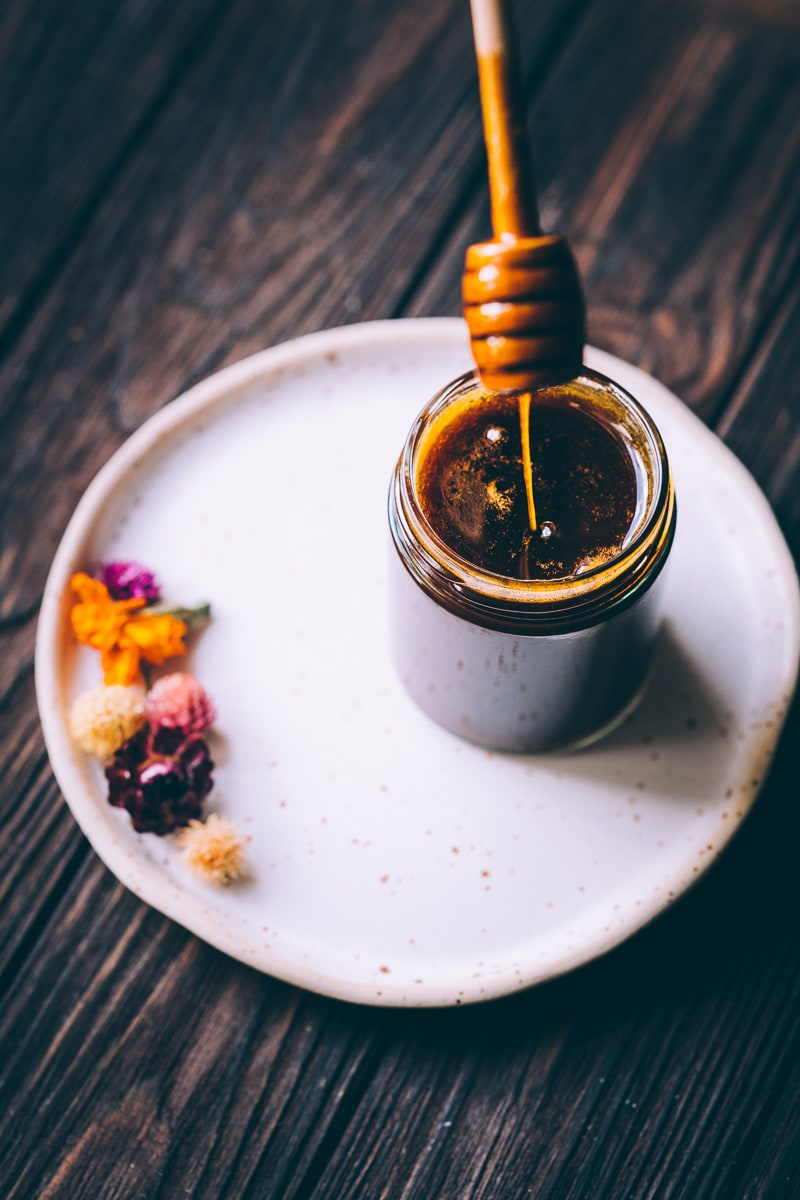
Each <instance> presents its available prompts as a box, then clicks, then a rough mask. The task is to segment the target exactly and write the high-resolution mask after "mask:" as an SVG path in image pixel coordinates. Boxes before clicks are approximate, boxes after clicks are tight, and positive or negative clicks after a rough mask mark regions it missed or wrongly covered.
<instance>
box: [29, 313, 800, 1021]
mask: <svg viewBox="0 0 800 1200" xmlns="http://www.w3.org/2000/svg"><path fill="white" fill-rule="evenodd" d="M588 362H589V364H590V365H591V366H593V367H596V368H597V369H599V370H601V371H603V372H605V373H606V374H608V375H610V376H612V377H614V378H615V379H617V380H619V381H620V382H621V383H622V384H623V385H625V386H627V387H628V388H629V389H630V390H631V391H632V392H633V393H634V394H635V395H636V396H638V397H639V399H640V400H642V401H643V402H644V403H645V405H646V406H647V407H648V408H649V409H650V411H651V412H652V414H653V416H654V417H655V419H656V422H657V423H658V424H659V426H660V427H661V430H662V433H663V435H664V438H665V441H666V443H667V446H668V451H669V454H670V456H671V459H672V463H673V467H674V473H675V476H676V483H677V491H678V497H679V523H678V534H677V539H676V543H675V547H674V553H673V561H672V568H671V573H670V577H669V585H668V601H667V607H668V620H667V626H666V634H665V638H664V641H663V645H662V648H661V653H660V656H659V658H658V660H657V664H656V668H655V671H654V675H653V678H652V682H651V686H650V688H649V690H648V692H647V695H646V697H645V699H644V701H643V703H642V705H641V707H640V709H639V710H638V712H637V713H636V715H635V716H634V717H633V718H632V719H630V720H629V721H628V723H627V724H625V725H624V726H623V727H622V728H621V729H619V730H618V731H617V732H616V733H615V734H614V735H612V736H611V737H610V738H608V739H607V740H606V741H605V742H603V743H601V744H600V745H598V746H596V747H594V748H592V749H590V750H587V751H584V752H582V753H578V754H573V755H564V756H560V757H546V758H527V757H515V756H507V755H499V754H490V753H487V752H485V751H483V750H480V749H478V748H476V747H474V746H472V745H468V744H467V743H465V742H462V741H460V740H458V739H457V738H455V737H452V736H450V735H449V734H447V733H444V732H443V731H442V730H441V729H439V728H438V727H437V726H435V725H433V724H432V723H431V722H430V721H429V720H428V719H427V718H426V717H424V716H423V715H422V714H421V713H420V712H418V711H417V709H416V708H415V707H414V705H413V704H412V703H411V702H410V701H409V700H408V698H407V697H406V695H405V693H404V692H403V691H402V689H401V687H400V685H399V684H398V682H397V680H396V679H395V676H394V674H393V671H392V668H391V665H390V662H389V659H388V654H387V638H386V634H385V628H384V623H385V607H386V604H385V601H386V597H385V589H386V562H387V554H388V532H387V524H386V494H387V489H388V481H389V476H390V473H391V470H392V467H393V465H394V462H395V460H396V457H397V455H398V453H399V451H400V447H401V444H402V442H403V439H404V437H405V434H406V431H407V429H408V426H409V425H410V423H411V421H412V419H413V418H414V416H415V415H416V413H417V412H418V410H419V409H420V408H421V407H422V405H423V404H424V403H425V401H426V400H427V399H428V398H429V397H430V395H432V394H433V392H434V391H436V390H438V388H439V387H440V386H441V385H442V384H444V383H445V382H446V381H447V380H449V379H451V378H453V377H454V376H456V375H458V374H459V373H461V372H462V371H463V370H465V369H467V368H468V367H469V365H470V360H469V351H468V345H467V339H466V334H465V330H464V326H463V325H462V323H461V322H460V321H458V320H427V321H398V322H376V323H374V324H369V325H360V326H358V325H356V326H350V327H348V328H344V329H334V330H331V331H329V332H326V333H321V334H315V335H313V336H310V337H306V338H301V339H299V340H297V341H295V342H290V343H288V344H286V345H282V346H278V347H276V348H274V349H272V350H267V351H265V352H264V353H262V354H257V355H255V356H254V357H252V358H249V359H247V360H245V361H243V362H241V363H238V364H236V365H235V366H232V367H229V368H227V369H226V370H224V371H221V372H220V373H219V374H217V375H215V376H213V377H212V378H210V379H207V380H206V381H205V382H203V383H201V384H199V385H198V386H197V387H195V388H193V389H192V390H191V391H190V392H188V393H187V394H186V395H185V396H183V397H182V398H181V399H179V400H177V401H175V402H174V403H173V404H170V405H169V406H168V407H167V408H166V409H164V410H163V411H162V412H160V413H158V414H157V415H156V416H155V417H153V418H152V419H151V420H150V421H148V422H147V424H145V425H144V426H143V427H142V428H141V429H140V430H139V431H138V432H137V433H136V434H135V435H134V436H133V437H132V438H131V439H130V440H129V441H128V442H127V443H126V444H125V445H124V446H123V447H122V448H121V449H120V450H119V451H118V453H117V454H115V455H114V457H113V458H112V459H111V461H110V462H109V463H108V464H107V466H106V467H105V468H104V469H103V470H102V471H101V472H100V474H99V475H98V476H97V478H96V479H95V480H94V482H93V483H92V485H91V486H90V487H89V489H88V491H87V492H86V495H85V496H84V498H83V500H82V501H81V503H80V505H79V507H78V509H77V511H76V513H75V516H74V517H73V519H72V522H71V523H70V525H69V528H68V530H67V532H66V534H65V535H64V539H63V541H62V544H61V546H60V549H59V551H58V554H57V555H56V558H55V561H54V564H53V567H52V570H51V573H50V577H49V580H48V583H47V588H46V591H45V596H44V601H43V604H42V612H41V619H40V625H39V634H38V643H37V661H36V674H37V692H38V699H39V706H40V711H41V717H42V724H43V726H44V732H45V738H46V741H47V747H48V750H49V753H50V758H51V761H52V764H53V769H54V771H55V773H56V776H57V778H58V781H59V783H60V785H61V788H62V789H63V792H64V795H65V797H66V799H67V802H68V804H69V805H70V807H71V809H72V811H73V813H74V814H75V817H76V819H77V820H78V822H79V824H80V825H81V828H82V829H83V830H84V832H85V833H86V835H87V837H88V838H89V840H90V841H91V843H92V845H93V846H94V848H95V849H96V851H97V853H98V854H99V855H100V857H101V858H102V859H103V861H104V862H105V863H106V864H107V865H108V867H109V868H110V869H111V870H112V871H113V872H114V874H115V875H116V876H117V877H118V878H119V879H120V880H121V881H122V882H123V883H125V884H126V885H127V886H128V887H129V888H131V889H132V890H133V891H134V892H135V893H136V894H137V895H139V896H141V897H142V899H144V900H146V901H147V902H148V903H149V904H152V905H153V906H154V907H155V908H157V909H160V910H161V911H162V912H164V913H166V914H168V915H169V916H171V917H173V918H174V919H175V920H176V921H179V922H180V923H181V924H183V925H185V926H186V927H187V928H188V929H191V930H192V931H193V932H194V933H196V934H197V935H198V936H199V937H202V938H204V939H205V940H206V941H208V942H211V943H212V944H213V945H215V946H218V947H219V948H220V949H221V950H224V951H225V952H226V953H228V954H231V955H233V956H235V957H236V958H239V959H242V960H243V961H244V962H247V963H250V964H251V965H252V966H254V967H257V968H258V969H260V970H263V971H267V972H269V973H270V974H273V975H276V976H279V977H280V978H282V979H286V980H289V981H291V982H293V983H296V984H299V985H301V986H303V987H308V988H312V989H314V990H316V991H319V992H324V993H327V994H329V995H332V996H339V997H343V998H345V999H348V1000H356V1001H361V1002H364V1003H370V1004H396V1005H446V1004H458V1003H461V1002H468V1001H475V1000H481V999H485V998H489V997H493V996H499V995H502V994H505V993H509V992H511V991H514V990H516V989H518V988H522V987H527V986H528V985H530V984H533V983H537V982H539V981H541V980H543V979H546V978H548V977H550V976H553V975H556V974H558V973H560V972H562V971H565V970H568V969H569V968H571V967H574V966H576V965H577V964H579V963H583V962H586V961H587V960H589V959H591V958H593V957H594V956H596V955H598V954H600V953H602V952H603V951H605V950H607V949H609V948H610V947H611V946H614V945H616V944H617V943H618V942H620V941H622V940H623V939H624V938H626V937H627V936H628V935H629V934H631V933H632V932H633V931H634V930H636V929H638V928H639V927H640V926H641V925H643V924H644V923H645V922H646V921H647V920H649V919H650V918H651V917H653V916H654V915H655V914H656V913H658V912H659V911H660V910H661V909H663V908H664V907H665V906H666V905H667V904H668V903H669V902H670V901H671V900H672V898H673V897H675V896H677V895H678V894H679V893H681V892H682V891H683V890H684V889H685V888H687V887H688V886H689V884H691V883H692V881H693V880H694V879H696V878H697V876H698V875H699V874H700V872H702V871H703V870H704V868H705V867H707V866H708V865H709V863H710V862H711V861H712V860H713V858H714V857H715V856H716V855H717V854H718V853H719V851H720V849H721V848H722V847H723V846H724V844H725V842H726V841H727V840H728V838H729V837H730V836H731V834H732V833H733V831H734V829H735V828H736V826H737V825H738V824H739V822H740V821H741V820H742V818H743V817H744V815H745V813H746V812H747V810H748V809H749V807H750V806H751V804H752V803H753V800H754V798H755V796H756V794H757V792H758V789H759V786H760V783H761V781H762V780H763V778H764V774H765V772H766V770H767V766H768V764H769V760H770V757H771V755H772V752H773V749H774V746H775V742H776V739H777V736H778V733H779V731H780V727H781V723H782V720H783V717H784V714H785V711H786V707H787V704H788V701H789V698H790V694H791V692H792V689H793V687H794V684H795V679H796V673H797V660H798V628H799V626H800V619H799V617H798V608H799V606H798V588H797V579H796V575H795V572H794V568H793V565H792V562H791V559H790V557H789V554H788V552H787V549H786V546H785V544H784V542H783V539H782V537H781V534H780V532H779V530H778V528H777V525H776V523H775V520H774V518H773V516H772V513H771V511H770V509H769V507H768V505H767V503H766V501H765V499H764V498H763V496H762V495H761V493H760V492H759V490H758V488H757V487H756V485H755V483H754V482H753V480H752V478H751V477H750V476H749V475H748V473H747V472H746V471H745V470H744V468H743V467H742V466H741V465H740V463H739V462H738V461H737V460H736V459H735V458H734V457H733V455H732V454H731V453H730V452H729V451H728V450H727V449H726V448H725V447H724V446H723V445H722V443H721V442H719V441H718V440H717V438H715V437H714V436H713V435H712V434H711V433H709V432H708V431H707V430H706V429H705V427H704V426H703V425H702V424H701V423H700V422H699V421H698V420H697V419H696V418H695V417H694V416H693V415H692V414H691V413H690V412H689V411H688V410H687V409H686V408H685V407H684V406H683V405H682V404H681V403H680V402H679V401H678V400H676V399H675V397H673V396H672V395H671V394H670V393H669V392H667V391H666V390H665V389H664V388H663V387H661V386H660V385H659V384H658V383H656V382H655V381H654V380H652V379H651V378H650V377H649V376H647V375H644V374H643V373H642V372H640V371H638V370H636V369H635V368H633V367H630V366H628V365H626V364H625V363H623V362H620V361H619V360H617V359H615V358H612V357H611V356H609V355H608V354H603V353H600V352H598V351H591V352H590V353H589V355H588ZM754 547H757V548H758V553H757V554H756V553H754ZM126 557H130V558H136V559H138V560H140V561H143V562H145V563H147V564H148V565H150V566H151V567H152V568H153V569H154V570H155V571H156V572H157V574H158V576H159V577H160V579H161V581H162V584H163V591H164V594H165V597H166V598H167V599H169V600H171V601H173V602H178V603H192V602H198V601H200V600H204V599H208V600H210V601H211V603H212V606H213V613H214V616H213V620H212V623H211V625H210V626H209V627H208V628H207V630H206V631H205V632H204V633H203V634H202V636H201V637H200V639H199V641H198V643H197V645H196V648H195V651H194V654H193V662H192V669H193V670H194V671H195V673H196V674H197V675H198V676H199V678H200V679H201V680H202V681H203V682H204V684H205V685H206V686H207V688H208V689H209V691H210V692H211V694H212V695H213V697H214V699H215V700H216V702H217V707H218V711H219V718H218V723H219V728H220V731H221V735H222V736H221V738H220V739H218V740H217V741H216V742H215V753H216V757H217V760H218V764H219V765H218V768H217V772H216V779H217V788H216V791H215V793H214V794H213V796H212V797H211V799H210V801H209V803H208V809H209V810H211V811H214V810H216V811H219V812H222V813H225V814H226V815H228V816H230V817H231V818H233V819H234V820H236V821H238V822H240V823H241V824H242V825H243V827H244V829H245V830H246V831H247V833H248V834H249V835H250V837H251V839H252V840H251V842H250V844H249V847H248V856H249V858H248V861H249V866H250V875H249V878H248V880H247V881H246V882H243V883H241V884H239V885H236V886H233V887H231V888H229V889H227V890H219V891H217V890H214V889H212V888H209V887H207V886H204V885H203V884H201V883H199V882H196V881H195V880H194V878H193V877H192V876H191V875H189V874H188V872H187V871H186V869H185V868H184V866H183V865H182V863H181V861H180V858H179V855H178V853H177V852H176V850H175V849H174V847H173V845H172V842H171V839H159V838H156V837H155V836H154V835H146V836H143V837H140V836H137V835H136V834H135V833H134V832H133V831H132V829H131V828H130V825H129V823H128V818H127V815H126V814H125V813H123V812H120V811H119V810H116V809H112V808H110V807H109V806H108V804H107V802H106V800H105V788H104V781H103V779H102V774H101V772H100V770H99V768H98V766H97V764H95V763H93V762H91V761H90V760H89V759H88V758H86V757H84V756H83V755H81V754H79V753H77V752H76V751H75V750H74V749H73V747H72V746H71V744H70V741H69V738H68V736H67V733H66V729H65V719H66V713H67V711H68V708H69V704H70V701H71V699H72V697H73V696H74V695H75V694H76V693H77V692H78V691H79V690H82V689H83V688H85V687H87V686H93V685H94V684H95V683H97V682H98V681H99V678H100V673H99V664H98V661H97V656H96V655H95V653H94V652H93V651H90V650H86V649H84V648H82V647H78V646H77V645H75V644H74V642H73V641H72V639H71V636H70V633H69V624H68V609H69V603H70V598H69V594H68V580H69V577H70V575H71V574H72V572H73V571H75V570H78V569H84V568H87V567H89V566H90V565H91V564H93V563H95V562H97V561H98V560H103V559H111V558H126Z"/></svg>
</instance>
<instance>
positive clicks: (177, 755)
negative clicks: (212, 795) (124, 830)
mask: <svg viewBox="0 0 800 1200" xmlns="http://www.w3.org/2000/svg"><path fill="white" fill-rule="evenodd" d="M213 769H214V763H213V762H212V761H211V756H210V754H209V752H208V745H207V744H206V741H205V739H204V738H202V737H199V736H197V735H195V736H190V737H186V735H185V734H184V733H183V732H182V730H180V729H170V728H167V727H165V726H162V727H160V728H158V729H152V728H151V727H150V726H149V725H145V726H144V728H143V729H140V730H139V732H138V733H135V734H134V735H133V737H131V738H128V740H127V742H123V744H122V745H121V746H120V748H119V750H118V751H117V752H116V754H115V755H114V757H113V758H112V760H111V762H110V763H109V764H108V766H107V767H106V779H107V780H108V802H109V804H112V805H114V807H115V808H124V809H126V810H127V811H128V813H129V814H130V817H131V821H132V822H133V828H134V829H135V830H136V831H137V833H157V834H159V835H163V834H165V833H172V831H173V830H174V829H178V828H180V826H182V825H188V824H189V822H190V821H192V820H196V819H197V818H198V817H199V816H200V812H201V808H202V804H203V799H204V798H205V797H206V796H207V795H208V793H209V792H210V791H211V788H212V787H213V780H212V777H211V774H212V771H213Z"/></svg>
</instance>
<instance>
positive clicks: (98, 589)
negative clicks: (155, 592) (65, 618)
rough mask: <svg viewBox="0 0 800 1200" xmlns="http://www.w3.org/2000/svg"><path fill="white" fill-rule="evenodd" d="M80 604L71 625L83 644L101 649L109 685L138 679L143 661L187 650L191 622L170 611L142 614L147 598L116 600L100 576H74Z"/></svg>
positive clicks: (81, 574)
mask: <svg viewBox="0 0 800 1200" xmlns="http://www.w3.org/2000/svg"><path fill="white" fill-rule="evenodd" d="M71 582H72V589H73V591H74V592H75V593H76V594H77V596H78V597H79V603H77V604H75V605H73V608H72V628H73V630H74V632H75V636H76V637H77V639H78V641H79V642H84V643H85V644H86V645H88V646H93V647H94V648H95V649H96V650H100V651H101V659H100V662H101V665H102V668H103V678H104V680H105V682H106V683H107V684H115V683H118V684H122V685H127V684H131V683H134V682H135V681H136V679H137V678H138V674H139V662H140V660H141V659H145V660H146V661H147V662H151V663H163V662H164V660H165V659H167V658H172V657H173V656H174V655H176V654H185V652H186V647H185V645H184V643H183V636H184V634H185V633H186V623H185V622H184V621H179V620H177V619H176V618H175V617H173V616H170V615H169V614H166V613H158V614H153V613H141V614H139V612H138V610H139V609H141V608H143V607H144V604H145V601H144V598H143V597H141V596H135V597H134V598H133V599H131V600H112V598H111V596H110V595H109V592H108V588H107V587H106V585H105V584H104V583H101V582H100V580H99V579H91V578H90V577H89V576H88V575H85V574H84V573H83V572H80V573H79V574H77V575H73V577H72V581H71Z"/></svg>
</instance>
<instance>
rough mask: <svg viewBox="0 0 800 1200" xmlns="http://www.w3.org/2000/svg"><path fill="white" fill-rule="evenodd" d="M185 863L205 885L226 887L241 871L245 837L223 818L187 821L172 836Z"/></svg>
mask: <svg viewBox="0 0 800 1200" xmlns="http://www.w3.org/2000/svg"><path fill="white" fill-rule="evenodd" d="M175 841H176V842H177V843H178V845H179V846H182V847H183V851H184V858H185V859H186V861H187V863H188V864H189V866H190V867H191V869H192V870H193V871H194V873H195V874H196V875H198V876H199V877H200V878H201V879H202V880H204V881H205V882H206V883H216V884H228V883H231V882H232V880H234V879H237V878H238V877H239V876H240V875H241V874H242V872H243V870H244V847H245V842H246V841H247V838H245V837H244V835H243V834H242V833H241V832H240V831H239V830H238V829H237V828H236V826H235V825H233V824H231V822H230V821H228V820H227V819H226V818H225V817H218V816H217V814H216V813H212V814H211V816H210V817H209V818H208V820H207V821H205V822H203V821H190V822H189V824H188V826H187V827H186V829H182V830H181V831H180V832H179V833H178V834H177V835H176V837H175Z"/></svg>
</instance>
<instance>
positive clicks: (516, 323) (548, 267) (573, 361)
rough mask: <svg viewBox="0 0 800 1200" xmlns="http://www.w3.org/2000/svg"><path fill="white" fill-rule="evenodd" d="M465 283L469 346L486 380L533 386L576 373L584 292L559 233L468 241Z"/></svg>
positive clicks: (503, 387)
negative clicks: (470, 242)
mask: <svg viewBox="0 0 800 1200" xmlns="http://www.w3.org/2000/svg"><path fill="white" fill-rule="evenodd" d="M463 288H464V317H465V318H466V322H467V325H468V326H469V333H470V338H471V341H472V354H473V357H474V359H475V362H476V364H477V367H478V372H479V373H480V377H481V380H482V382H483V383H484V384H485V386H486V387H487V388H491V389H492V390H493V391H498V392H502V391H532V390H533V389H534V388H537V387H547V386H549V385H552V384H555V383H566V382H567V380H570V379H574V378H575V376H576V375H579V374H580V372H581V368H582V365H583V344H584V341H585V313H584V303H583V293H582V291H581V285H580V280H579V278H578V270H577V267H576V265H575V260H574V258H573V257H572V252H571V251H570V249H569V246H568V245H567V243H566V241H565V240H564V238H562V237H556V236H550V237H529V238H518V239H516V240H515V241H507V242H506V241H496V242H481V243H479V244H478V245H475V246H470V247H469V249H468V250H467V259H466V263H465V265H464V284H463Z"/></svg>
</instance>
